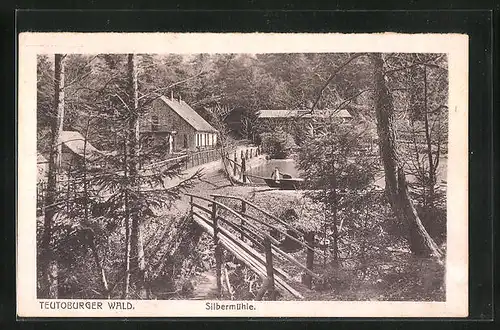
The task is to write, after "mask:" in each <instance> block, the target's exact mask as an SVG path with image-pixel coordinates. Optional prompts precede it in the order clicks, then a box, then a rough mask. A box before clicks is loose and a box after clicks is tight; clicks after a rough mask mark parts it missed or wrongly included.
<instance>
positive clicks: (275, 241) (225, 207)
mask: <svg viewBox="0 0 500 330" xmlns="http://www.w3.org/2000/svg"><path fill="white" fill-rule="evenodd" d="M186 195H187V196H191V197H195V198H199V199H203V200H205V201H207V202H210V203H214V204H216V205H217V206H220V207H222V208H223V209H225V210H227V211H229V212H230V213H232V214H233V215H235V216H236V217H237V218H239V219H240V220H242V221H244V222H247V223H248V221H247V219H245V218H243V217H242V216H241V215H239V214H238V212H236V211H235V210H233V209H231V208H230V207H229V206H227V205H224V204H223V203H220V202H217V201H215V200H213V199H210V198H207V197H203V196H199V195H195V194H190V193H186ZM223 220H226V219H224V218H223ZM226 221H227V220H226ZM250 225H251V226H253V225H252V224H250ZM253 227H254V228H256V229H257V230H258V231H260V232H261V233H262V234H263V235H264V236H265V237H269V239H270V240H271V242H273V243H274V244H279V241H278V240H276V239H275V238H274V237H271V236H270V235H269V234H268V233H267V232H265V231H263V230H261V229H259V228H257V227H255V226H253Z"/></svg>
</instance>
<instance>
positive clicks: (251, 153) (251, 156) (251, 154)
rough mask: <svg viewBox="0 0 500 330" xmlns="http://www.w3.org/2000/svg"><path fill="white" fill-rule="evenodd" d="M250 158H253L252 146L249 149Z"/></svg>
mask: <svg viewBox="0 0 500 330" xmlns="http://www.w3.org/2000/svg"><path fill="white" fill-rule="evenodd" d="M250 158H253V148H252V149H250Z"/></svg>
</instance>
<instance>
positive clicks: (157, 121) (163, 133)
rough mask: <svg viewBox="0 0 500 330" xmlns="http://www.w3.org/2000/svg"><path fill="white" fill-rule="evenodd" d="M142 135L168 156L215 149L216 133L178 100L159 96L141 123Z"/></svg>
mask: <svg viewBox="0 0 500 330" xmlns="http://www.w3.org/2000/svg"><path fill="white" fill-rule="evenodd" d="M140 132H141V135H142V136H143V137H144V138H145V139H146V140H148V141H149V143H151V144H153V145H158V144H162V145H165V146H166V147H167V148H168V149H169V150H170V151H171V152H174V151H182V150H185V151H187V150H201V149H211V148H215V146H216V145H217V137H218V131H217V130H216V129H215V128H214V127H213V126H212V125H210V124H209V123H208V122H207V121H206V120H205V119H203V117H201V116H200V115H199V114H198V113H197V112H196V111H195V110H194V109H193V108H191V107H190V106H189V105H188V104H187V103H186V102H184V101H183V100H181V99H178V100H176V99H174V98H173V97H171V98H167V97H165V96H161V97H159V98H157V99H156V100H154V101H153V102H152V104H151V108H150V110H149V111H148V112H147V113H146V114H144V115H143V116H142V117H141V119H140Z"/></svg>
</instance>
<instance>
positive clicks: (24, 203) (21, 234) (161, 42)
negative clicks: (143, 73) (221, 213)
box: [16, 32, 468, 317]
mask: <svg viewBox="0 0 500 330" xmlns="http://www.w3.org/2000/svg"><path fill="white" fill-rule="evenodd" d="M231 52H232V53H289V52H290V53H291V52H317V53H319V52H400V53H410V52H421V53H447V54H448V63H449V154H448V159H449V160H448V164H452V166H448V178H447V179H448V190H447V198H448V199H447V200H448V207H447V216H448V221H447V237H448V238H447V259H446V301H445V302H379V301H363V302H350V301H349V302H347V301H287V302H282V301H279V302H267V301H261V302H249V303H250V304H251V305H253V306H254V307H255V310H207V305H206V303H207V302H208V301H190V300H150V301H142V300H132V301H130V302H131V305H132V307H133V309H122V310H110V309H109V308H104V307H103V308H102V309H77V310H73V309H60V308H59V309H42V305H43V302H44V301H49V300H39V299H36V225H35V223H36V222H35V219H36V184H35V182H36V56H37V55H38V54H54V53H86V54H90V53H94V54H97V53H179V54H186V53H231ZM18 60H19V61H18V64H19V65H18V74H19V76H18V192H17V198H18V205H17V224H16V230H17V240H16V242H17V265H16V267H17V313H18V316H20V317H220V316H226V317H465V316H467V315H468V161H467V159H468V37H467V35H459V34H413V35H409V34H397V33H378V34H273V33H249V34H242V33H227V34H216V33H31V32H30V33H22V34H20V35H19V59H18ZM57 301H58V302H65V300H57ZM72 301H74V300H72ZM78 301H83V302H99V301H100V302H102V304H103V305H106V304H107V302H108V301H106V300H78ZM41 302H42V303H41ZM209 302H213V303H218V304H220V305H224V304H234V303H235V302H234V301H228V302H224V301H209Z"/></svg>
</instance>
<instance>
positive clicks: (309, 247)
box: [210, 194, 325, 256]
mask: <svg viewBox="0 0 500 330" xmlns="http://www.w3.org/2000/svg"><path fill="white" fill-rule="evenodd" d="M210 196H213V197H221V198H230V199H237V200H240V201H242V202H244V203H246V204H247V205H250V206H251V207H253V208H255V209H256V210H258V211H260V212H262V213H264V214H265V215H266V216H268V217H270V218H271V219H273V220H275V221H277V222H279V223H281V224H282V225H284V226H285V227H287V228H288V229H290V230H293V231H295V232H296V233H298V234H302V233H301V232H300V231H298V230H297V229H296V228H294V227H293V226H292V225H290V224H289V223H287V222H285V221H283V220H281V219H280V218H278V217H277V216H275V215H272V214H271V213H269V212H267V211H264V210H263V209H261V208H260V207H258V206H257V205H255V204H253V203H252V202H249V201H247V200H246V199H244V198H242V197H238V196H231V195H220V194H211V195H210ZM251 218H252V220H254V221H258V222H260V223H262V224H264V225H266V226H268V227H272V228H273V229H275V230H277V231H279V232H280V233H282V234H283V235H285V236H286V237H288V238H290V239H291V240H293V241H295V242H297V243H298V244H300V245H302V246H303V247H305V248H307V249H310V250H313V251H314V252H316V253H318V254H319V255H321V256H325V254H324V253H323V251H320V250H318V249H315V248H313V247H311V246H309V245H308V244H306V243H304V242H302V241H301V240H299V239H297V238H295V237H293V236H292V235H289V234H288V233H286V232H284V231H282V230H281V229H279V228H276V227H274V226H272V225H270V224H267V223H265V222H262V221H260V220H257V219H256V218H254V217H251Z"/></svg>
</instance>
